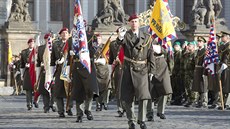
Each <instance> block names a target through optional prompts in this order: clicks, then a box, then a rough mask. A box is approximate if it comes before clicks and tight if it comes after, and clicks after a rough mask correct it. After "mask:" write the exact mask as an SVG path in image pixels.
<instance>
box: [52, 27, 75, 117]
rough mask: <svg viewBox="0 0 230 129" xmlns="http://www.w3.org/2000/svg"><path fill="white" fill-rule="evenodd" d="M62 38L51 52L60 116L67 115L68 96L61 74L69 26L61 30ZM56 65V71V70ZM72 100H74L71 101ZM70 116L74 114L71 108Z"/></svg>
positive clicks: (55, 94) (55, 92) (55, 43)
mask: <svg viewBox="0 0 230 129" xmlns="http://www.w3.org/2000/svg"><path fill="white" fill-rule="evenodd" d="M59 34H60V36H61V39H60V40H58V41H56V42H54V43H53V45H52V53H51V71H52V72H51V73H52V75H53V74H55V75H53V76H54V77H55V86H54V89H53V90H54V92H53V94H54V97H55V99H56V102H57V109H58V114H59V117H65V114H64V100H63V99H64V98H65V97H66V92H65V87H64V81H63V80H61V79H60V74H61V70H62V65H63V62H64V57H63V48H64V46H65V43H66V41H67V40H68V38H69V32H68V29H67V28H65V27H64V28H62V29H61V30H60V32H59ZM55 66H56V71H55V72H54V69H55ZM70 102H72V101H70ZM69 107H72V103H70V106H69ZM66 112H67V114H68V115H69V116H72V115H73V113H72V111H71V108H70V109H69V110H68V111H66Z"/></svg>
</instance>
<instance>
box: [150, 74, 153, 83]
mask: <svg viewBox="0 0 230 129" xmlns="http://www.w3.org/2000/svg"><path fill="white" fill-rule="evenodd" d="M149 79H150V81H152V79H153V74H152V73H149Z"/></svg>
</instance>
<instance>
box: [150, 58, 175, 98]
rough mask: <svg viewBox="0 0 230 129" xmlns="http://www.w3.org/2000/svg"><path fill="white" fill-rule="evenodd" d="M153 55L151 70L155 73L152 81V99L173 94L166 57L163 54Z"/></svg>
mask: <svg viewBox="0 0 230 129" xmlns="http://www.w3.org/2000/svg"><path fill="white" fill-rule="evenodd" d="M151 57H152V58H151V59H152V62H154V65H153V67H152V69H153V70H150V72H151V73H152V74H153V78H152V81H151V83H150V93H151V96H152V99H154V98H158V97H160V96H163V95H169V94H172V86H171V81H170V75H169V70H168V65H167V62H166V60H165V58H164V57H163V56H161V55H157V56H154V55H152V56H151Z"/></svg>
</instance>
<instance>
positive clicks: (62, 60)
mask: <svg viewBox="0 0 230 129" xmlns="http://www.w3.org/2000/svg"><path fill="white" fill-rule="evenodd" d="M63 62H64V57H62V58H61V59H59V60H56V61H55V63H56V64H63Z"/></svg>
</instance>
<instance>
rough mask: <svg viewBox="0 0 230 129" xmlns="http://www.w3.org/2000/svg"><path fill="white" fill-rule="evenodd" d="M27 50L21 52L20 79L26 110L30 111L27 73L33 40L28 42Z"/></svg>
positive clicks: (30, 87)
mask: <svg viewBox="0 0 230 129" xmlns="http://www.w3.org/2000/svg"><path fill="white" fill-rule="evenodd" d="M27 43H28V48H26V49H24V50H22V52H21V68H20V71H21V79H22V80H23V89H24V90H26V102H27V108H28V110H31V109H32V92H33V90H34V89H33V87H32V83H31V80H30V73H29V67H30V64H29V56H30V53H31V51H32V50H33V48H34V39H33V38H31V39H29V40H28V42H27Z"/></svg>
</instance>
